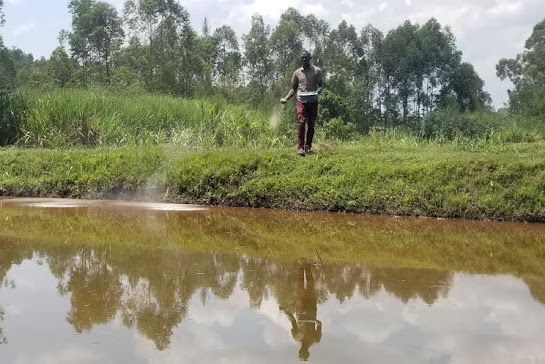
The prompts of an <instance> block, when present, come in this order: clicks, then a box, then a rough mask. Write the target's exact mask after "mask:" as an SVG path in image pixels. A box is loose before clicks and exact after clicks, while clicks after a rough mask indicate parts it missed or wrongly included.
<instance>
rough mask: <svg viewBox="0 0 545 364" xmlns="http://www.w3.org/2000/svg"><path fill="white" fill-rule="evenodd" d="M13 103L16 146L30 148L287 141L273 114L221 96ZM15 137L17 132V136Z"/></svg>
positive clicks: (26, 96) (37, 96)
mask: <svg viewBox="0 0 545 364" xmlns="http://www.w3.org/2000/svg"><path fill="white" fill-rule="evenodd" d="M11 97H12V99H13V100H12V104H13V105H16V104H17V103H19V104H23V105H25V107H24V108H17V109H15V113H14V118H13V119H16V120H17V124H18V125H17V127H18V132H17V133H16V134H17V136H16V138H15V139H16V143H17V144H19V145H21V146H27V147H68V146H76V145H83V146H91V147H94V146H105V145H134V144H159V143H174V144H178V145H185V146H203V147H207V146H216V147H223V146H249V145H255V146H270V145H276V144H279V143H280V144H282V143H285V141H286V139H285V138H283V137H282V135H280V134H279V133H278V128H277V127H271V126H270V123H269V118H270V115H269V114H268V113H266V112H263V111H259V110H253V109H250V108H248V107H246V106H243V105H231V104H228V103H227V102H226V101H224V100H223V99H221V98H214V99H201V100H188V99H181V98H175V97H170V96H158V95H149V94H148V95H136V96H134V95H118V94H114V93H112V92H103V91H84V90H65V91H62V90H61V91H53V92H48V93H32V92H19V93H17V94H15V95H13V96H11ZM12 134H13V133H12Z"/></svg>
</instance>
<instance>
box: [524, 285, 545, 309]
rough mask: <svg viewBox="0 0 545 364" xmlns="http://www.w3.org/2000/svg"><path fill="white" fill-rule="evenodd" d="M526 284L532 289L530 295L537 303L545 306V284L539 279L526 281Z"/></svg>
mask: <svg viewBox="0 0 545 364" xmlns="http://www.w3.org/2000/svg"><path fill="white" fill-rule="evenodd" d="M524 282H525V283H526V285H527V286H528V288H529V289H530V294H531V295H532V297H534V299H535V300H536V301H538V302H539V303H541V304H543V305H545V282H544V281H540V280H537V279H525V280H524Z"/></svg>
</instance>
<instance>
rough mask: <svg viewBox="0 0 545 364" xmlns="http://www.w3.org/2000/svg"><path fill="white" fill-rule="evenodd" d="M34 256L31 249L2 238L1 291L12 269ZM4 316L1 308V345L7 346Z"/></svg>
mask: <svg viewBox="0 0 545 364" xmlns="http://www.w3.org/2000/svg"><path fill="white" fill-rule="evenodd" d="M32 255H33V252H32V249H30V247H28V246H23V245H22V244H17V242H14V241H11V240H9V239H6V238H2V237H0V284H1V285H0V289H2V287H5V286H8V285H9V283H8V282H6V281H5V279H6V275H7V273H8V271H9V270H10V269H11V267H12V266H13V265H16V264H21V263H22V262H23V260H25V259H31V258H32ZM4 316H5V312H4V309H3V308H2V307H0V344H6V343H7V342H8V339H7V337H6V336H5V334H4V330H3V329H2V326H1V325H2V323H3V322H4Z"/></svg>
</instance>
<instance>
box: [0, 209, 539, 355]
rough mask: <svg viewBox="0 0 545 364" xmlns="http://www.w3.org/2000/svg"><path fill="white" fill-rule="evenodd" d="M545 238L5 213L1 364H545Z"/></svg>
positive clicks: (446, 223) (449, 225) (351, 220)
mask: <svg viewBox="0 0 545 364" xmlns="http://www.w3.org/2000/svg"><path fill="white" fill-rule="evenodd" d="M544 263H545V225H540V224H515V223H499V222H484V221H452V220H437V219H425V218H398V217H392V216H367V215H350V214H329V213H310V212H298V211H274V210H256V209H239V208H237V209H235V208H219V207H208V208H206V207H201V206H188V205H174V204H154V203H136V202H122V201H80V200H56V199H10V198H4V199H0V281H1V283H2V285H1V286H0V363H2V364H22V363H80V364H81V363H193V364H196V363H211V362H220V363H295V362H299V361H301V360H305V361H307V360H308V361H309V362H314V363H361V362H366V363H367V362H368V363H545V346H543V339H542V337H541V335H542V333H543V332H545V264H544Z"/></svg>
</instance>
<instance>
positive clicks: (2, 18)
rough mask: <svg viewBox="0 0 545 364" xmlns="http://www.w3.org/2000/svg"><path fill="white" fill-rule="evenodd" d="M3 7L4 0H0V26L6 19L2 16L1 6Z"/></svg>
mask: <svg viewBox="0 0 545 364" xmlns="http://www.w3.org/2000/svg"><path fill="white" fill-rule="evenodd" d="M3 7H4V0H0V27H1V26H3V25H4V23H5V22H6V19H5V18H4V11H3V10H2V8H3Z"/></svg>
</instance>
